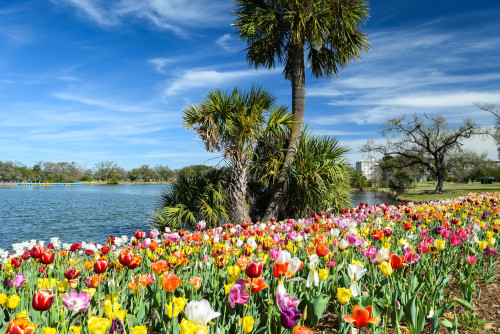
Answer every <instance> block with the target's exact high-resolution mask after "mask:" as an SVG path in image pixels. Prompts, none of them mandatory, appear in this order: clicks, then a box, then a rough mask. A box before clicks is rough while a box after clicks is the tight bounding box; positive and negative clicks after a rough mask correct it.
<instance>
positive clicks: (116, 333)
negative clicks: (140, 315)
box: [109, 317, 125, 334]
mask: <svg viewBox="0 0 500 334" xmlns="http://www.w3.org/2000/svg"><path fill="white" fill-rule="evenodd" d="M123 332H125V328H123V324H122V322H121V320H120V319H119V318H118V317H116V318H114V319H113V322H112V323H111V328H110V329H109V333H111V334H123Z"/></svg>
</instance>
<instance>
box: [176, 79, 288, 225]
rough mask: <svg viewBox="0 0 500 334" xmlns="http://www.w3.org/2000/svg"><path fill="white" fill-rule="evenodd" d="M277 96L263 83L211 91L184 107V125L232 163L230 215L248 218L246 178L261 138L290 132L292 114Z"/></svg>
mask: <svg viewBox="0 0 500 334" xmlns="http://www.w3.org/2000/svg"><path fill="white" fill-rule="evenodd" d="M275 101H276V99H275V97H274V96H273V95H272V94H271V93H269V92H267V91H265V90H263V89H262V88H260V87H255V86H254V87H252V88H251V89H250V91H248V92H243V91H240V90H238V89H237V88H235V89H233V91H232V92H224V91H221V90H214V91H211V92H210V93H209V94H208V95H207V96H206V97H205V99H204V100H203V101H202V102H201V103H200V104H194V105H189V106H187V107H186V109H184V111H183V112H184V116H183V120H184V125H185V126H186V127H187V128H188V129H193V130H194V131H195V132H196V133H197V134H198V136H199V137H200V138H201V139H202V140H203V143H204V145H205V148H206V149H207V150H208V151H210V152H216V151H217V152H221V153H222V155H223V157H224V159H225V160H226V162H227V163H228V164H229V166H230V167H231V179H230V184H229V195H228V197H229V202H230V210H229V211H230V214H229V216H230V218H231V219H232V221H233V222H235V223H241V222H243V221H249V220H250V216H249V208H248V204H247V182H248V168H249V160H250V158H249V156H250V154H251V153H252V152H253V150H254V148H255V146H256V145H257V142H258V141H259V139H260V138H261V137H263V136H268V135H269V134H273V133H274V134H276V135H278V134H288V132H289V131H290V129H291V128H292V126H293V117H292V115H291V114H290V113H289V112H288V110H287V108H286V107H284V106H277V105H276V102H275Z"/></svg>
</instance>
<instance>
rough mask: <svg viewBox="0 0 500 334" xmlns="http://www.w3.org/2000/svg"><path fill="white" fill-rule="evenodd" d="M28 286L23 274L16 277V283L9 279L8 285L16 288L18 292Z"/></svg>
mask: <svg viewBox="0 0 500 334" xmlns="http://www.w3.org/2000/svg"><path fill="white" fill-rule="evenodd" d="M24 284H26V277H24V275H23V274H17V275H16V276H15V277H14V281H12V280H10V279H7V285H8V286H10V287H11V288H12V287H13V288H15V289H16V291H17V290H19V289H20V288H22V287H23V286H24Z"/></svg>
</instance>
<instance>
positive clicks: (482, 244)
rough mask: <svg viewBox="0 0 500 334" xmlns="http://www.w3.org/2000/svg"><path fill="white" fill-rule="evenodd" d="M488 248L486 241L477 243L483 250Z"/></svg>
mask: <svg viewBox="0 0 500 334" xmlns="http://www.w3.org/2000/svg"><path fill="white" fill-rule="evenodd" d="M487 246H488V243H487V242H486V241H479V248H481V249H485V248H486V247H487Z"/></svg>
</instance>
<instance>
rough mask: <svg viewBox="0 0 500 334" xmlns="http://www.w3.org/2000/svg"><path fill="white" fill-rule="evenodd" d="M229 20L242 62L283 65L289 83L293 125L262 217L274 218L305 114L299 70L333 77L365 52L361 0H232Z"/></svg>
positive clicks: (364, 6)
mask: <svg viewBox="0 0 500 334" xmlns="http://www.w3.org/2000/svg"><path fill="white" fill-rule="evenodd" d="M235 13H236V15H237V16H238V18H237V19H236V21H235V22H234V26H236V27H237V29H238V33H239V35H240V37H241V38H242V39H243V40H244V41H245V42H246V44H247V48H246V50H247V51H248V53H247V60H248V62H249V64H250V65H253V66H255V67H256V68H258V67H259V66H263V67H266V68H274V67H275V64H276V63H284V65H285V67H284V70H283V74H284V75H285V78H286V79H287V80H290V81H291V83H292V114H293V115H294V116H295V120H296V122H297V124H296V127H295V128H294V129H292V131H291V133H290V136H289V144H288V151H287V154H286V157H285V159H284V161H283V168H281V172H280V175H279V178H278V182H277V183H276V187H275V189H274V191H273V196H272V198H271V200H270V202H269V206H268V208H267V210H266V214H265V217H264V219H268V218H270V217H272V216H276V215H277V213H278V211H279V207H280V206H281V203H282V201H283V196H284V183H285V178H286V177H285V173H286V170H287V169H288V167H289V166H290V165H291V163H292V162H293V160H294V159H293V158H294V156H295V154H296V152H297V148H298V145H299V140H300V135H301V133H302V131H303V125H304V114H305V98H306V91H305V69H306V67H307V68H308V69H310V70H311V72H312V75H313V76H314V77H317V78H318V77H333V76H334V75H338V74H339V70H340V69H341V68H343V67H345V66H346V65H347V64H348V63H349V62H351V61H353V60H355V59H358V58H360V57H361V55H360V53H361V51H366V50H367V49H368V42H367V40H366V35H365V34H364V33H363V32H361V31H360V27H361V25H363V24H364V23H365V22H366V20H367V18H368V4H367V2H365V1H363V0H300V1H299V0H236V10H235Z"/></svg>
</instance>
